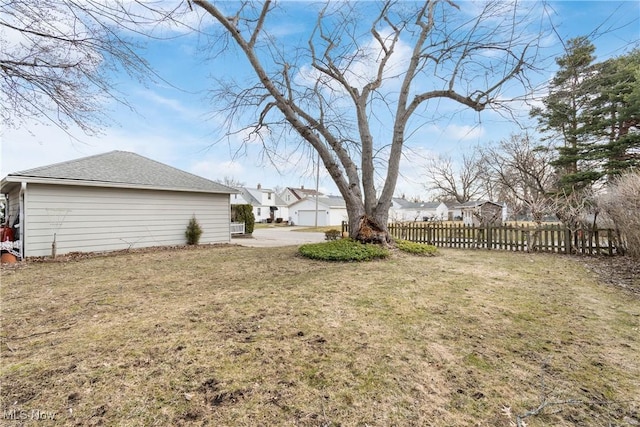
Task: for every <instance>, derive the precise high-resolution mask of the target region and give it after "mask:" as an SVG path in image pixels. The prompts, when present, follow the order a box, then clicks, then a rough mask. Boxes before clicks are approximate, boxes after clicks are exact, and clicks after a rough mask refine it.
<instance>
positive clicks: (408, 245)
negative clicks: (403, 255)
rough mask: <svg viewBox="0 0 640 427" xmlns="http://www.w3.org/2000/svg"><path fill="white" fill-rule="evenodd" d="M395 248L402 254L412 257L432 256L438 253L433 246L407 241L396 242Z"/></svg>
mask: <svg viewBox="0 0 640 427" xmlns="http://www.w3.org/2000/svg"><path fill="white" fill-rule="evenodd" d="M396 247H397V248H398V249H400V250H401V251H402V252H408V253H410V254H414V255H424V256H434V255H436V254H437V253H438V248H437V247H435V246H433V245H427V244H424V243H416V242H410V241H408V240H396Z"/></svg>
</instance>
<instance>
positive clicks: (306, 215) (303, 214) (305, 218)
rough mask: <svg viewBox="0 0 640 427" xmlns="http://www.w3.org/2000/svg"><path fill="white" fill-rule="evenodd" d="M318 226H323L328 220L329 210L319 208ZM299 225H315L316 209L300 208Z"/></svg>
mask: <svg viewBox="0 0 640 427" xmlns="http://www.w3.org/2000/svg"><path fill="white" fill-rule="evenodd" d="M317 212H318V227H323V226H325V225H329V224H327V222H328V219H327V218H328V217H329V212H328V211H326V210H324V209H320V208H318V211H317ZM296 224H298V225H311V226H313V225H315V224H316V211H315V210H312V211H310V210H299V211H298V222H296Z"/></svg>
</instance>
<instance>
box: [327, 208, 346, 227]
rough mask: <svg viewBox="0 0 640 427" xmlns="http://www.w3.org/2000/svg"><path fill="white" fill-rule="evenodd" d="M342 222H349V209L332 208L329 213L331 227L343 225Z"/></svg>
mask: <svg viewBox="0 0 640 427" xmlns="http://www.w3.org/2000/svg"><path fill="white" fill-rule="evenodd" d="M342 221H349V215H348V214H347V208H331V210H330V211H329V225H335V226H338V225H342Z"/></svg>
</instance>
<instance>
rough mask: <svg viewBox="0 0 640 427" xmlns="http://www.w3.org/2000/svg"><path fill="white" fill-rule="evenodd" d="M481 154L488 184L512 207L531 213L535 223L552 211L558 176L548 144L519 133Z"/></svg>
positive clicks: (488, 147)
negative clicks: (545, 144) (538, 142)
mask: <svg viewBox="0 0 640 427" xmlns="http://www.w3.org/2000/svg"><path fill="white" fill-rule="evenodd" d="M482 153H483V154H482V156H483V161H482V163H483V164H484V165H485V168H486V169H485V173H486V179H487V181H489V185H490V186H492V187H493V191H498V192H500V194H502V197H503V200H504V201H506V202H507V204H508V205H509V206H510V207H511V208H512V209H514V210H515V211H519V212H520V213H525V214H530V215H531V216H532V217H533V220H534V221H536V222H537V223H540V222H542V219H543V217H544V216H545V215H548V214H551V213H555V212H554V211H555V209H554V206H555V202H554V200H555V199H554V197H553V192H554V190H555V188H556V184H557V175H556V171H555V169H554V168H553V166H551V161H552V159H553V156H554V152H553V150H552V149H551V148H550V147H549V146H543V145H539V144H537V143H536V142H534V141H532V140H531V138H530V137H529V136H528V135H526V134H520V135H511V137H510V138H509V139H506V140H502V141H500V142H499V143H497V144H494V145H490V146H487V147H484V148H482Z"/></svg>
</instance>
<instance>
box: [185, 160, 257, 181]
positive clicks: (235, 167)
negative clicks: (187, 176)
mask: <svg viewBox="0 0 640 427" xmlns="http://www.w3.org/2000/svg"><path fill="white" fill-rule="evenodd" d="M189 172H191V173H193V174H196V175H199V176H201V177H204V178H207V179H211V180H218V179H223V178H224V177H229V178H233V179H235V180H238V181H240V182H243V181H244V177H243V176H244V175H245V167H244V166H243V165H242V164H240V163H239V162H236V161H234V160H227V161H222V162H220V161H216V160H201V161H197V162H195V163H193V164H192V165H191V166H190V167H189Z"/></svg>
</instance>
